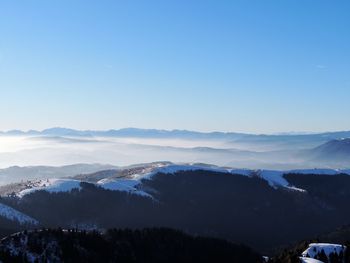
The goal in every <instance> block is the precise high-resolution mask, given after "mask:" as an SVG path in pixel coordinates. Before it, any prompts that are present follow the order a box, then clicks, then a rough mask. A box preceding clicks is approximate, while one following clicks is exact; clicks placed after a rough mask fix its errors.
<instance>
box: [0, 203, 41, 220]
mask: <svg viewBox="0 0 350 263" xmlns="http://www.w3.org/2000/svg"><path fill="white" fill-rule="evenodd" d="M0 217H5V218H7V219H9V220H12V221H18V222H19V223H20V224H30V225H37V224H39V222H38V221H37V220H35V219H34V218H32V217H30V216H27V215H26V214H23V213H22V212H19V211H17V210H16V209H13V208H12V207H9V206H7V205H4V204H1V203H0Z"/></svg>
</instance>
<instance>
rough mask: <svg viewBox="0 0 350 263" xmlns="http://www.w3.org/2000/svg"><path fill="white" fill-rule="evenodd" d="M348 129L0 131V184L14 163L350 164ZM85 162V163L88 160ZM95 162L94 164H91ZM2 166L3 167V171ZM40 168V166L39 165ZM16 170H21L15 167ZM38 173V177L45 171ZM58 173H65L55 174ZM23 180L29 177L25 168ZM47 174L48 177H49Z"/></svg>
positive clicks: (303, 166) (304, 166) (104, 165)
mask: <svg viewBox="0 0 350 263" xmlns="http://www.w3.org/2000/svg"><path fill="white" fill-rule="evenodd" d="M347 137H350V131H340V132H327V133H312V134H278V135H264V134H245V133H234V132H210V133H204V132H196V131H187V130H172V131H168V130H157V129H137V128H126V129H119V130H107V131H81V130H74V129H67V128H51V129H46V130H43V131H34V130H31V131H26V132H24V131H19V130H13V131H7V132H1V133H0V144H1V146H2V147H1V149H0V167H1V168H2V169H3V170H0V174H1V173H4V174H7V176H6V178H5V176H3V177H2V178H1V180H0V182H1V183H2V184H4V183H8V182H13V181H14V180H15V178H16V180H17V179H18V178H20V179H25V178H22V177H23V176H22V175H21V176H10V175H9V171H10V170H4V169H5V168H8V167H12V169H11V171H12V173H13V174H15V172H14V170H16V169H15V167H14V168H13V166H20V167H26V166H42V167H47V166H49V167H51V166H53V167H59V166H69V165H76V164H87V165H85V166H80V167H79V168H77V169H76V170H75V171H74V169H68V171H69V172H70V173H72V172H73V173H74V172H75V173H76V174H78V173H91V172H94V171H97V170H102V168H108V167H109V166H110V167H117V166H128V165H132V164H138V163H150V162H157V161H169V162H174V163H207V164H212V165H217V166H225V167H234V168H247V169H275V170H291V169H311V168H331V169H347V168H349V167H350V158H349V154H350V147H349V143H348V140H347V139H343V138H347ZM88 164H90V165H88ZM93 164H95V167H94V166H93ZM5 171H6V172H5ZM41 171H45V169H44V168H43V169H41ZM19 173H20V174H21V173H22V172H19ZM42 173H43V174H41V175H40V173H39V174H38V171H37V172H35V173H34V174H37V177H39V178H42V177H45V175H48V174H47V173H45V172H42ZM58 175H59V177H61V176H64V175H68V173H67V172H62V171H61V172H60V173H58ZM27 176H28V179H29V178H32V176H31V174H30V173H28V172H27ZM49 177H51V176H49ZM11 178H13V179H12V180H11Z"/></svg>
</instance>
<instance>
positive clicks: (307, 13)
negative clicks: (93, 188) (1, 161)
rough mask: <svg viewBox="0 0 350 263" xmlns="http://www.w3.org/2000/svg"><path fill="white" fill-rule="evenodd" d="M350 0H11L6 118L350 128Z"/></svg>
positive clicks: (78, 124)
mask: <svg viewBox="0 0 350 263" xmlns="http://www.w3.org/2000/svg"><path fill="white" fill-rule="evenodd" d="M349 14H350V2H349V1H346V0H344V1H336V0H335V1H330V0H327V1H325V0H318V1H315V0H300V1H296V0H284V1H280V0H275V1H272V0H264V1H263V0H259V1H249V0H242V1H238V0H235V1H231V0H229V1H224V0H222V1H214V0H212V1H206V0H198V1H191V0H184V1H179V0H176V1H164V0H159V1H152V0H147V1H133V0H130V1H124V0H123V1H117V0H113V1H112V0H111V1H104V0H98V1H97V0H96V1H87V0H81V1H78V0H60V1H47V0H42V1H37V0H31V1H16V0H4V1H1V2H0V130H8V129H24V130H26V129H43V128H47V127H52V126H64V127H71V128H77V129H110V128H122V127H140V128H163V129H175V128H177V129H191V130H202V131H212V130H223V131H245V132H257V133H271V132H282V131H326V130H350V120H349V115H350V15H349Z"/></svg>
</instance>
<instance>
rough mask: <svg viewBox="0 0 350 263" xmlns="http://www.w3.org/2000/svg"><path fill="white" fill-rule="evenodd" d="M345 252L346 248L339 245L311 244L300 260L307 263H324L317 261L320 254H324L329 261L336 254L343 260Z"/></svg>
mask: <svg viewBox="0 0 350 263" xmlns="http://www.w3.org/2000/svg"><path fill="white" fill-rule="evenodd" d="M345 251H346V246H343V245H339V244H331V243H311V244H309V247H308V248H307V249H306V250H305V251H304V252H303V253H302V257H301V258H300V259H301V261H302V262H305V263H319V262H321V263H323V262H322V261H320V260H317V259H316V257H317V255H318V254H319V253H324V254H325V255H326V256H327V258H328V260H329V259H330V256H331V254H335V255H337V256H339V257H340V258H343V257H344V255H345Z"/></svg>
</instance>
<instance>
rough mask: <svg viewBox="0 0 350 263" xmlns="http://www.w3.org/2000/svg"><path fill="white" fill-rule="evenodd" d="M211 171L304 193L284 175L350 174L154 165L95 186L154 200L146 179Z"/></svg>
mask: <svg viewBox="0 0 350 263" xmlns="http://www.w3.org/2000/svg"><path fill="white" fill-rule="evenodd" d="M199 170H203V171H210V172H219V173H228V174H237V175H242V176H247V177H251V178H253V177H258V178H261V179H263V180H265V181H267V182H268V184H269V185H270V186H271V187H273V188H278V187H283V188H286V189H288V190H291V191H300V192H304V191H305V190H303V189H299V188H296V187H294V186H293V185H290V184H289V182H288V181H287V180H286V179H285V178H284V175H285V174H290V173H294V174H323V175H336V174H350V170H331V169H306V170H289V171H276V170H249V169H233V168H225V167H218V166H211V165H198V164H183V165H180V164H172V163H155V164H154V165H151V166H147V167H145V168H144V169H141V172H140V170H139V171H138V173H133V174H129V175H128V177H125V178H111V177H108V176H107V177H106V178H103V179H100V180H99V181H97V182H96V183H95V185H96V186H100V187H102V188H104V189H108V190H112V191H123V192H128V193H130V194H136V195H141V196H144V197H149V198H153V197H152V195H150V194H149V193H146V192H145V191H143V190H142V181H143V180H152V177H153V176H154V175H156V174H175V173H178V172H181V171H199ZM81 182H82V181H81V180H76V179H63V178H61V179H47V180H40V181H36V182H34V183H31V184H29V187H28V188H27V189H25V190H22V191H20V192H19V193H17V196H18V197H20V198H21V197H23V196H25V195H27V194H30V193H32V192H34V191H39V190H45V191H48V192H69V191H71V190H73V189H78V190H79V189H81V186H80V183H81Z"/></svg>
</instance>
